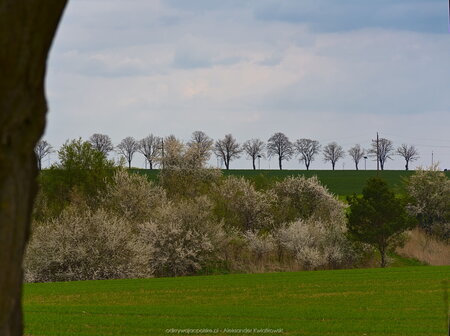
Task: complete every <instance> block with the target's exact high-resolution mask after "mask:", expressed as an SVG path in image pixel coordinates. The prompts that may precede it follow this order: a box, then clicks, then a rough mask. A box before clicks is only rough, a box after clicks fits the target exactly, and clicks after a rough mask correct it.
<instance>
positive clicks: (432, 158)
mask: <svg viewBox="0 0 450 336" xmlns="http://www.w3.org/2000/svg"><path fill="white" fill-rule="evenodd" d="M433 164H434V152H433V151H431V165H432V166H433Z"/></svg>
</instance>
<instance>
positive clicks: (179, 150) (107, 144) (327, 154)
mask: <svg viewBox="0 0 450 336" xmlns="http://www.w3.org/2000/svg"><path fill="white" fill-rule="evenodd" d="M89 142H90V143H91V145H92V146H93V147H94V148H95V149H97V150H99V151H100V152H102V153H104V154H105V155H108V153H109V152H111V151H113V150H115V151H116V152H117V153H118V154H119V155H121V156H123V157H124V158H125V160H126V161H127V162H128V167H130V168H131V162H132V160H133V157H134V155H135V154H136V153H141V154H142V155H144V157H145V158H146V160H147V162H148V164H149V167H150V169H153V168H154V167H155V165H159V166H161V167H163V168H164V167H165V166H180V165H181V161H185V163H186V162H188V163H189V165H190V166H196V167H202V166H204V165H205V164H206V163H207V162H208V160H209V159H210V157H211V153H214V154H215V155H216V156H217V158H219V159H220V160H221V161H222V162H223V163H224V165H225V168H226V169H230V163H231V161H232V160H233V159H236V158H239V157H240V155H241V154H242V153H245V154H246V155H247V157H248V158H249V159H251V160H252V166H253V169H256V161H257V160H259V159H261V158H265V157H268V158H271V157H276V158H277V159H278V166H279V168H280V169H283V161H288V160H290V159H292V158H294V157H298V158H299V160H300V162H303V163H304V164H305V166H306V169H307V170H309V167H310V165H311V162H312V161H314V159H315V158H316V157H317V156H318V155H319V153H322V155H323V160H324V161H325V162H330V163H331V167H332V169H333V170H334V169H335V167H336V163H337V162H338V161H339V160H340V159H342V158H344V157H345V155H346V152H345V151H344V149H343V148H342V146H340V145H339V144H338V143H336V142H331V143H329V144H327V145H326V146H324V147H323V148H321V145H320V144H319V142H318V141H316V140H311V139H305V138H302V139H297V140H295V141H294V142H291V141H290V140H289V138H288V137H287V136H286V135H285V134H283V133H281V132H278V133H275V134H273V135H272V136H271V137H270V138H269V139H268V140H267V144H266V143H264V142H263V141H262V140H260V139H250V140H247V141H245V142H244V143H243V144H239V143H238V142H237V140H236V139H235V138H234V137H233V136H232V135H231V134H227V135H225V137H224V138H223V139H219V140H217V141H214V140H213V139H211V138H210V137H209V136H208V135H206V134H205V133H204V132H202V131H195V132H193V133H192V137H191V139H190V140H189V141H188V142H187V143H186V144H184V143H183V142H182V141H180V140H179V139H177V138H176V137H175V136H173V135H170V136H168V137H165V138H163V137H158V136H154V135H153V134H150V135H149V136H147V137H145V138H143V139H141V140H136V139H135V138H133V137H126V138H125V139H123V140H122V141H121V142H120V143H119V144H118V145H117V146H116V147H114V146H113V144H112V141H111V138H110V137H109V136H108V135H105V134H94V135H92V136H91V137H90V138H89ZM52 151H53V149H52V146H51V145H50V144H49V143H48V142H47V141H45V140H41V141H39V143H38V144H37V146H36V149H35V152H36V156H37V158H38V166H39V169H41V167H42V159H43V158H44V157H46V156H47V155H48V154H50V153H51V152H52ZM347 152H348V155H349V156H350V157H351V158H352V160H353V162H354V163H355V169H356V170H358V169H359V167H358V166H359V163H360V161H361V160H362V159H363V158H364V159H367V158H368V157H371V158H374V159H375V160H378V163H379V165H380V168H381V170H384V166H385V163H386V161H387V160H389V159H392V157H393V155H399V156H401V157H403V159H404V160H405V169H406V170H408V169H409V164H410V162H412V161H415V160H417V159H418V158H419V153H418V150H417V149H416V147H415V146H413V145H407V144H402V145H401V146H399V147H398V148H395V147H394V144H393V142H392V141H391V140H389V139H386V138H380V139H379V140H372V143H371V146H370V148H369V149H367V150H366V149H364V148H362V147H361V146H360V145H359V144H356V145H355V146H353V147H351V148H350V149H349V150H348V151H347Z"/></svg>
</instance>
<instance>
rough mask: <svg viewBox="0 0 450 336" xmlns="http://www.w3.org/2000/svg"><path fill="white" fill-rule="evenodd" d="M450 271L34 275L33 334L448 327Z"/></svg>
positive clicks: (30, 287) (417, 331)
mask: <svg viewBox="0 0 450 336" xmlns="http://www.w3.org/2000/svg"><path fill="white" fill-rule="evenodd" d="M449 278H450V267H448V266H445V267H423V266H422V267H402V268H388V269H355V270H338V271H312V272H292V273H266V274H238V275H222V276H198V277H180V278H159V279H138V280H108V281H84V282H67V283H41V284H27V285H25V294H24V310H25V323H26V334H27V335H33V336H43V335H61V336H63V335H77V336H87V335H92V336H101V335H133V336H138V335H167V334H168V332H167V331H169V333H170V331H171V329H177V330H178V331H176V330H172V331H176V332H177V333H184V334H187V331H186V330H185V332H180V331H179V330H180V329H203V333H200V332H192V333H191V335H200V334H202V335H231V334H236V332H235V333H233V332H230V330H228V331H227V330H226V328H229V329H240V330H241V331H240V332H239V333H241V334H242V333H246V334H252V335H255V334H266V335H277V334H280V333H277V332H279V331H280V330H278V331H277V329H281V330H282V333H281V334H282V335H317V336H319V335H320V336H321V335H339V336H345V335H377V336H381V335H436V336H437V335H446V319H445V313H444V301H443V290H442V281H443V280H444V279H449ZM266 328H267V329H272V333H269V332H266V333H263V332H261V330H262V329H266ZM205 329H211V330H212V332H206V330H205ZM243 329H247V330H250V332H245V330H243ZM254 329H259V331H260V333H257V332H256V331H253V330H254ZM214 330H217V333H216V332H214ZM266 331H270V330H266Z"/></svg>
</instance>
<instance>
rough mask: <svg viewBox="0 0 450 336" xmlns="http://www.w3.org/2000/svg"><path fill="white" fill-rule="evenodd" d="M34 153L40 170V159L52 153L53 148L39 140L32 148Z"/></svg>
mask: <svg viewBox="0 0 450 336" xmlns="http://www.w3.org/2000/svg"><path fill="white" fill-rule="evenodd" d="M34 152H35V153H36V158H37V164H38V169H39V170H41V169H42V159H43V158H45V157H46V156H47V155H49V154H50V153H52V152H53V147H52V146H50V144H49V143H48V142H47V141H45V140H39V141H38V143H37V144H36V147H34Z"/></svg>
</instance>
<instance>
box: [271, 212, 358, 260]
mask: <svg viewBox="0 0 450 336" xmlns="http://www.w3.org/2000/svg"><path fill="white" fill-rule="evenodd" d="M274 235H275V237H276V239H277V241H278V243H279V244H280V246H281V247H282V248H284V249H286V250H287V251H289V252H290V253H291V254H292V255H293V256H294V257H295V259H296V260H297V261H298V262H299V263H300V265H301V266H302V268H303V269H317V268H335V267H339V266H340V265H342V264H345V263H347V262H348V261H349V260H351V259H352V258H353V251H352V250H351V244H350V242H349V241H348V240H347V238H346V236H345V226H344V225H342V223H341V222H339V221H337V222H336V221H331V222H321V221H318V220H315V219H307V220H302V219H299V220H297V221H295V222H292V223H289V224H285V225H283V226H281V227H280V228H278V229H277V231H276V232H275V233H274Z"/></svg>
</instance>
